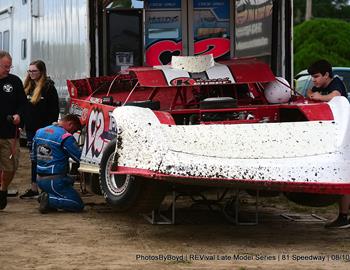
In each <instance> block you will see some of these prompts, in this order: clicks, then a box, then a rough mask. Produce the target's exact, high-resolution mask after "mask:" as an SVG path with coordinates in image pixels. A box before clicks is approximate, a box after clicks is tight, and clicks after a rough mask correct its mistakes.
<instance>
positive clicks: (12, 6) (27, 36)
mask: <svg viewBox="0 0 350 270" xmlns="http://www.w3.org/2000/svg"><path fill="white" fill-rule="evenodd" d="M30 3H31V1H30V0H27V1H24V0H1V1H0V33H1V36H2V40H1V39H0V49H4V50H7V51H8V52H9V53H10V54H11V55H12V62H13V66H14V68H13V70H12V71H11V72H12V73H14V74H16V75H18V76H19V77H20V78H22V79H23V78H24V76H25V75H26V70H27V68H28V64H29V62H30V43H31V9H30ZM4 33H6V35H7V33H8V34H9V42H8V46H7V44H5V43H4V41H5V40H4ZM6 43H7V41H6Z"/></svg>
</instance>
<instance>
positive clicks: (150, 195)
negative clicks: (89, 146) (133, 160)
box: [100, 140, 167, 212]
mask: <svg viewBox="0 0 350 270" xmlns="http://www.w3.org/2000/svg"><path fill="white" fill-rule="evenodd" d="M115 148H116V140H112V141H111V142H109V144H108V145H107V146H106V148H105V149H104V151H103V156H102V159H101V164H100V186H101V189H102V193H103V195H104V197H105V199H106V201H107V203H108V204H109V205H110V206H112V208H113V209H114V210H116V211H118V212H124V211H129V212H149V211H151V210H152V209H154V208H157V207H158V206H159V205H160V203H161V202H162V200H163V199H164V196H165V194H166V191H167V185H166V184H164V183H161V182H158V181H155V180H153V179H146V178H143V177H139V176H133V175H119V174H111V169H112V167H113V165H114V162H115V161H114V151H115Z"/></svg>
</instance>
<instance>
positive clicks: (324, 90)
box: [307, 60, 350, 229]
mask: <svg viewBox="0 0 350 270" xmlns="http://www.w3.org/2000/svg"><path fill="white" fill-rule="evenodd" d="M308 72H309V74H310V75H311V77H312V82H313V83H314V87H313V88H312V89H309V90H308V92H307V96H308V97H309V98H310V99H313V100H318V101H330V100H331V99H332V98H334V97H336V96H344V97H347V91H346V88H345V85H344V83H343V82H342V81H341V80H340V79H339V78H338V77H333V73H332V66H331V64H330V63H329V62H328V61H326V60H319V61H317V62H315V63H313V64H312V65H311V66H310V67H309V68H308ZM349 207H350V195H344V196H342V197H341V199H340V201H339V215H338V217H337V218H336V219H335V220H333V221H331V222H328V223H326V225H325V227H326V228H337V229H345V228H350V222H349V220H348V212H349Z"/></svg>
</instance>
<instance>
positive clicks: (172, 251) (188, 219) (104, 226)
mask: <svg viewBox="0 0 350 270" xmlns="http://www.w3.org/2000/svg"><path fill="white" fill-rule="evenodd" d="M21 150H22V151H21V155H22V157H21V166H20V168H19V170H18V173H17V175H16V177H15V179H14V181H13V183H12V184H11V188H13V189H17V190H18V191H19V192H20V193H21V192H23V191H24V190H25V189H26V188H27V187H28V184H29V178H30V176H29V175H30V169H29V161H28V153H27V151H26V149H21ZM83 200H84V201H85V202H86V203H87V206H86V209H85V211H84V212H83V213H79V214H73V213H64V212H57V213H50V214H46V215H41V214H40V213H39V212H38V210H37V207H38V203H37V202H36V201H35V200H21V199H19V197H10V198H9V200H8V206H7V208H6V209H4V210H3V211H0V233H1V241H0V268H1V269H133V270H134V269H240V270H244V269H350V230H325V229H324V228H323V222H320V221H319V220H317V219H313V218H310V217H311V214H317V215H319V216H321V217H326V218H330V217H332V216H333V215H334V214H335V212H336V207H335V206H333V207H328V208H318V209H313V208H302V207H297V206H296V205H294V204H288V203H287V202H286V200H285V199H283V198H277V199H265V200H261V201H260V204H259V208H260V216H259V217H260V219H259V224H258V225H253V226H252V225H246V226H243V225H239V226H235V225H232V224H231V223H229V222H228V220H227V219H225V218H224V217H223V215H222V213H220V212H218V211H210V210H208V208H207V207H201V206H199V207H198V206H197V207H191V208H190V207H188V206H189V205H187V204H182V205H181V201H180V207H179V209H178V211H177V224H176V225H151V224H149V223H148V222H147V221H146V220H145V219H144V218H143V217H142V216H130V215H125V214H124V215H121V214H117V213H113V212H112V211H111V210H110V209H109V208H108V206H107V205H105V203H104V200H103V199H102V198H100V197H97V196H92V195H88V194H85V195H83ZM247 204H248V205H249V201H247ZM184 205H187V207H184ZM286 213H293V214H296V213H299V217H303V219H301V220H300V221H291V220H288V219H286V218H283V217H282V216H281V214H286ZM305 217H308V218H305Z"/></svg>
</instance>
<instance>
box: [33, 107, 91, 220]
mask: <svg viewBox="0 0 350 270" xmlns="http://www.w3.org/2000/svg"><path fill="white" fill-rule="evenodd" d="M79 129H81V124H80V120H79V118H78V117H77V116H76V115H72V114H69V115H67V116H65V117H64V118H63V119H61V120H60V121H59V122H58V124H54V125H50V126H47V127H44V128H41V129H39V130H38V131H37V132H36V134H35V137H34V138H33V147H32V160H33V161H35V162H37V174H38V177H37V182H38V186H39V188H40V189H41V190H42V191H43V193H42V194H41V195H40V197H39V202H40V207H39V211H40V212H41V213H43V214H44V213H47V212H49V211H52V210H53V211H55V210H57V209H62V210H66V211H70V212H79V211H82V210H83V208H84V203H83V201H82V200H81V198H80V196H79V193H78V192H77V191H76V190H75V189H74V188H73V184H74V180H73V179H72V178H71V177H69V176H68V175H67V173H68V171H69V161H68V160H69V158H72V159H73V160H74V161H75V162H77V163H79V161H80V156H81V150H80V149H79V146H78V144H77V142H76V141H75V139H74V137H73V135H72V134H73V133H74V132H76V131H77V130H79Z"/></svg>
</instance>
